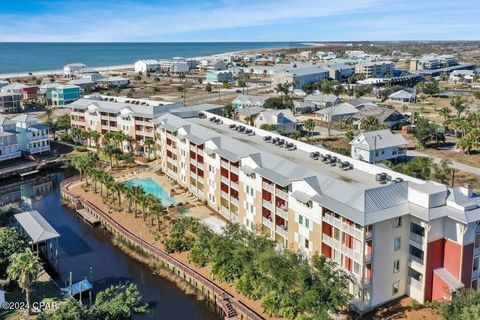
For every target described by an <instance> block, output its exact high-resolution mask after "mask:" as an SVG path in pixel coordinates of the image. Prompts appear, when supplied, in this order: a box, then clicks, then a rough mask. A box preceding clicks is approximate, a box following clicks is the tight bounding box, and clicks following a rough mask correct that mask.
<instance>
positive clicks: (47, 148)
mask: <svg viewBox="0 0 480 320" xmlns="http://www.w3.org/2000/svg"><path fill="white" fill-rule="evenodd" d="M46 151H50V145H46V146H41V147H34V148H29V149H28V152H29V153H39V152H46Z"/></svg>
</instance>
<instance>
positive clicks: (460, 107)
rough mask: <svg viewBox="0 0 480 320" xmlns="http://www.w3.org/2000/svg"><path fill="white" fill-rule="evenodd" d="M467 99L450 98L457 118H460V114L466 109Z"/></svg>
mask: <svg viewBox="0 0 480 320" xmlns="http://www.w3.org/2000/svg"><path fill="white" fill-rule="evenodd" d="M467 103H468V100H467V99H466V98H464V97H460V96H458V97H453V98H452V100H450V105H451V106H452V108H453V109H455V111H456V112H457V119H460V116H461V115H462V112H464V111H465V110H467V108H468V105H467Z"/></svg>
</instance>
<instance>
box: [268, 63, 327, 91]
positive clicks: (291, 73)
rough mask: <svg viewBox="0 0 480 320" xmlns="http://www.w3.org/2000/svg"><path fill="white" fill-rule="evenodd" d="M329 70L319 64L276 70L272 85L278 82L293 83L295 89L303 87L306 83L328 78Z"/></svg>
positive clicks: (274, 85)
mask: <svg viewBox="0 0 480 320" xmlns="http://www.w3.org/2000/svg"><path fill="white" fill-rule="evenodd" d="M328 77H329V71H328V70H325V69H322V68H321V67H318V66H310V67H290V68H287V69H284V70H279V71H274V73H273V75H272V87H274V88H275V87H276V86H277V85H278V84H285V83H289V84H293V89H302V87H303V86H304V85H306V84H310V83H315V82H319V81H322V80H325V79H328Z"/></svg>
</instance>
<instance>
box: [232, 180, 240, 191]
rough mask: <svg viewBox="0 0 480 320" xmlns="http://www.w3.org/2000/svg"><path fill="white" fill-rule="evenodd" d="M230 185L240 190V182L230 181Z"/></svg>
mask: <svg viewBox="0 0 480 320" xmlns="http://www.w3.org/2000/svg"><path fill="white" fill-rule="evenodd" d="M230 187H232V188H233V189H234V190H237V191H238V188H239V186H238V183H236V182H233V181H230Z"/></svg>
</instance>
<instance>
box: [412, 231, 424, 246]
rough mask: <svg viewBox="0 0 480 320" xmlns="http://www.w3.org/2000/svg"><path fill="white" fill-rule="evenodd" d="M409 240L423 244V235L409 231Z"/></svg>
mask: <svg viewBox="0 0 480 320" xmlns="http://www.w3.org/2000/svg"><path fill="white" fill-rule="evenodd" d="M410 240H412V241H415V242H416V243H419V244H421V245H423V236H422V235H419V234H416V233H413V232H410Z"/></svg>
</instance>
